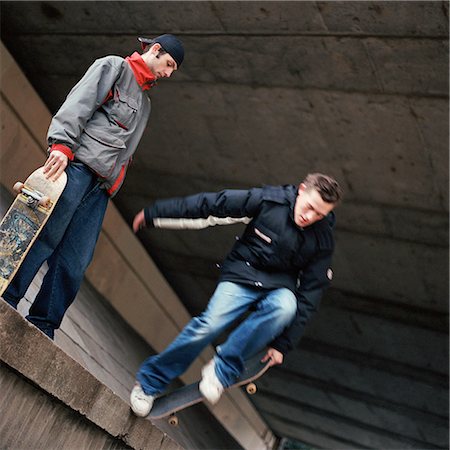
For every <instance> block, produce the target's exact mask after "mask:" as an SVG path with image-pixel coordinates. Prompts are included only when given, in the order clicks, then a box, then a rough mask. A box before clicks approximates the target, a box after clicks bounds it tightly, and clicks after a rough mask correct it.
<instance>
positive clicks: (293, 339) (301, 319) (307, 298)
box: [270, 214, 334, 354]
mask: <svg viewBox="0 0 450 450" xmlns="http://www.w3.org/2000/svg"><path fill="white" fill-rule="evenodd" d="M333 227H334V214H332V215H331V216H330V219H329V220H328V223H326V224H325V227H322V229H321V232H319V233H318V245H319V253H318V254H317V256H316V257H315V258H314V259H313V260H312V261H311V262H310V263H309V264H308V266H307V267H306V268H305V269H303V270H302V271H300V274H299V285H298V288H297V292H296V295H297V313H296V316H295V318H294V320H293V322H292V324H291V325H290V326H289V327H287V328H286V329H285V330H284V331H283V332H282V333H281V334H280V335H279V336H278V337H277V338H275V340H274V341H273V342H272V343H271V344H270V346H271V347H273V348H275V349H276V350H278V351H280V352H281V353H283V354H286V353H288V352H289V351H290V350H292V349H293V348H295V347H296V346H297V344H298V343H299V342H300V339H301V338H302V336H303V334H304V332H305V329H306V325H307V324H308V323H309V322H310V321H311V319H312V318H313V316H314V315H315V314H316V312H317V311H318V310H319V306H320V302H321V300H322V297H323V295H324V293H325V292H326V290H327V289H328V287H329V286H330V284H331V279H332V275H333V271H332V270H331V260H332V255H333V250H334V239H333V234H332V228H333Z"/></svg>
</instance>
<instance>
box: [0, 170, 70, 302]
mask: <svg viewBox="0 0 450 450" xmlns="http://www.w3.org/2000/svg"><path fill="white" fill-rule="evenodd" d="M43 170H44V169H43V167H40V168H39V169H37V170H35V171H34V172H33V173H32V174H31V175H30V176H29V177H28V178H27V180H26V181H25V183H21V182H17V183H16V184H15V185H14V188H13V189H14V191H15V192H16V193H17V197H16V198H15V200H14V201H13V203H12V205H11V206H10V208H9V209H8V211H7V212H6V214H5V216H4V217H3V219H2V221H1V223H0V295H2V294H3V292H4V291H5V290H6V288H7V287H8V285H9V283H10V281H11V280H12V278H13V277H14V275H15V274H16V272H17V270H18V269H19V267H20V265H21V264H22V262H23V260H24V259H25V257H26V255H27V253H28V251H29V250H30V248H31V246H32V245H33V243H34V241H35V240H36V238H37V237H38V235H39V233H40V232H41V230H42V229H43V228H44V225H45V223H46V222H47V220H48V218H49V217H50V214H51V213H52V211H53V209H54V207H55V205H56V202H57V201H58V199H59V197H60V195H61V193H62V191H63V190H64V187H65V186H66V182H67V175H66V173H65V172H63V173H62V174H61V175H60V177H59V178H58V179H57V180H56V181H51V180H49V179H47V178H46V177H45V175H44V172H43Z"/></svg>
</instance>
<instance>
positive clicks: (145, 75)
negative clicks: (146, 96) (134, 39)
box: [125, 52, 156, 91]
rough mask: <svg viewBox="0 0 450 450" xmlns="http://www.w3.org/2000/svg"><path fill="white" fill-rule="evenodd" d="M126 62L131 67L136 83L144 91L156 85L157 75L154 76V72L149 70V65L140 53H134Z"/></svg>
mask: <svg viewBox="0 0 450 450" xmlns="http://www.w3.org/2000/svg"><path fill="white" fill-rule="evenodd" d="M125 60H126V61H127V63H128V64H129V65H130V67H131V70H132V71H133V73H134V76H135V78H136V81H137V82H138V83H139V86H141V89H142V90H143V91H146V90H148V89H150V88H152V87H153V86H154V85H155V84H156V77H155V75H153V73H152V71H151V70H150V69H149V68H148V66H147V64H145V62H144V60H143V59H142V57H141V55H140V54H139V53H138V52H134V53H133V54H132V55H131V56H127V57H126V58H125Z"/></svg>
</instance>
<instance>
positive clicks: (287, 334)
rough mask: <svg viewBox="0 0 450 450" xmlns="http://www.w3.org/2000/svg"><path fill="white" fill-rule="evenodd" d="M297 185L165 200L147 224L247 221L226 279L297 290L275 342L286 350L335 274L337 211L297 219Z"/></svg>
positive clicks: (226, 267)
mask: <svg viewBox="0 0 450 450" xmlns="http://www.w3.org/2000/svg"><path fill="white" fill-rule="evenodd" d="M297 189H298V188H297V187H296V186H292V185H287V186H265V187H263V188H254V189H250V190H225V191H221V192H218V193H201V194H197V195H192V196H189V197H184V198H172V199H168V200H159V201H157V202H155V203H154V204H153V205H152V206H150V207H148V208H145V210H144V213H145V220H146V224H147V226H150V227H156V228H172V229H186V228H190V229H200V228H206V227H208V226H214V225H224V224H232V223H239V222H241V223H246V224H248V225H247V227H246V228H245V231H244V233H243V235H242V236H241V237H240V238H239V239H238V240H237V241H236V243H235V244H234V246H233V248H232V250H231V252H230V253H229V254H228V256H227V257H226V259H225V261H224V263H223V265H222V268H221V277H220V280H221V281H233V282H236V283H243V284H248V285H252V286H255V287H257V288H259V289H274V288H279V287H285V288H288V289H290V290H291V291H293V292H294V293H295V294H296V296H297V315H296V317H295V319H294V321H293V323H292V324H291V325H290V326H289V327H288V328H286V329H285V330H284V331H283V332H282V333H281V335H280V336H278V337H277V338H276V339H275V340H274V341H273V342H272V343H271V344H270V345H271V346H272V347H274V348H276V349H277V350H279V351H281V352H282V353H284V354H286V353H287V352H288V351H289V350H291V349H292V348H293V347H294V346H295V345H296V344H297V343H298V341H299V340H300V338H301V336H302V335H303V332H304V329H305V326H306V323H307V322H308V321H309V319H310V318H311V317H312V315H313V314H314V313H315V312H316V311H317V310H318V308H319V304H320V300H321V298H322V295H323V293H324V291H325V290H326V288H327V287H328V286H329V284H330V279H331V274H332V272H331V256H332V253H333V250H334V239H333V228H334V222H335V216H334V213H333V212H331V213H330V214H328V216H327V217H325V218H324V219H322V220H320V221H318V222H316V223H314V224H313V225H311V226H309V227H307V228H304V229H302V228H300V227H298V226H297V225H296V224H295V222H294V205H295V200H296V197H297Z"/></svg>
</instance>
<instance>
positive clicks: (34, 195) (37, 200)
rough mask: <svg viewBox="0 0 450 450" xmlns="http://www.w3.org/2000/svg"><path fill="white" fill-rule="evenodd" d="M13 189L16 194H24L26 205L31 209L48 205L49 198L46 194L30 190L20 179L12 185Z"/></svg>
mask: <svg viewBox="0 0 450 450" xmlns="http://www.w3.org/2000/svg"><path fill="white" fill-rule="evenodd" d="M13 189H14V191H15V192H17V193H18V194H22V195H23V196H25V198H26V204H27V206H29V207H30V208H31V209H33V210H35V209H36V208H37V207H38V206H42V207H44V208H48V207H49V206H50V204H49V203H50V199H49V198H48V196H47V195H44V194H42V193H41V192H39V191H36V190H33V191H30V190H29V189H27V188H26V187H25V185H24V184H23V183H21V182H20V181H18V182H17V183H16V184H15V185H14V187H13Z"/></svg>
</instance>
